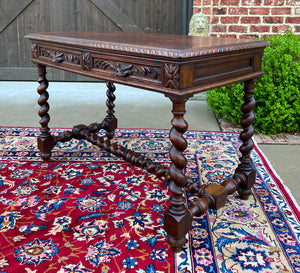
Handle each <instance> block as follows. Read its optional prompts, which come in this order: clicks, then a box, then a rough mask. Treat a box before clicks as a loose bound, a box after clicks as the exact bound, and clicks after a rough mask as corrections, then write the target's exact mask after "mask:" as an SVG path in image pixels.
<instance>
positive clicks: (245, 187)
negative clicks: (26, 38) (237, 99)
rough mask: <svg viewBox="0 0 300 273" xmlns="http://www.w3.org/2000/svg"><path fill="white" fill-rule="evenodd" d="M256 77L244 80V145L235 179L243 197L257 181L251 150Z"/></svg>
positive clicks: (249, 193)
mask: <svg viewBox="0 0 300 273" xmlns="http://www.w3.org/2000/svg"><path fill="white" fill-rule="evenodd" d="M255 81H256V79H250V80H246V81H245V82H244V97H243V100H244V103H243V105H242V106H241V112H242V113H243V117H242V119H241V122H240V124H241V126H242V128H243V131H242V132H241V133H240V140H241V141H242V145H241V147H240V152H241V157H240V159H239V160H240V164H239V165H238V167H237V169H236V170H235V173H234V176H233V179H234V180H238V182H239V183H238V184H239V186H238V189H237V190H238V193H239V195H240V197H241V199H244V200H245V199H248V197H249V195H251V188H252V186H253V185H254V183H255V178H256V171H255V169H254V168H253V166H252V158H251V151H252V149H253V146H254V144H253V141H252V136H253V134H254V128H253V125H252V123H253V121H254V119H255V115H254V113H253V111H252V110H253V108H254V107H255V104H256V102H255V99H254V97H253V94H254V84H255Z"/></svg>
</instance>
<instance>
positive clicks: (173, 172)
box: [164, 98, 192, 252]
mask: <svg viewBox="0 0 300 273" xmlns="http://www.w3.org/2000/svg"><path fill="white" fill-rule="evenodd" d="M171 100H172V103H173V111H172V113H173V115H174V118H173V120H172V122H171V123H172V125H173V127H172V129H171V131H170V140H171V142H172V144H173V146H172V147H171V149H170V152H169V154H170V159H171V161H172V165H171V166H170V169H169V176H170V184H169V185H170V191H171V192H172V196H171V198H170V203H171V204H170V207H169V208H168V210H167V211H166V212H165V217H164V228H165V230H166V232H167V234H168V241H169V243H170V245H171V247H172V249H173V251H175V252H179V251H181V249H182V246H183V245H184V244H185V243H186V239H185V235H186V233H187V232H189V230H190V228H191V223H192V215H191V213H190V211H189V210H188V209H187V207H186V201H185V198H184V196H183V195H184V191H183V188H184V187H185V186H186V185H187V183H188V182H187V178H186V176H185V175H184V173H183V170H184V168H185V167H186V164H187V160H186V158H185V157H184V155H183V154H182V153H183V152H184V150H185V149H186V147H187V141H186V140H185V139H184V137H183V134H184V133H185V132H186V130H187V128H188V124H187V122H186V121H185V120H184V118H183V116H184V114H185V102H186V100H187V99H180V98H178V99H177V98H171Z"/></svg>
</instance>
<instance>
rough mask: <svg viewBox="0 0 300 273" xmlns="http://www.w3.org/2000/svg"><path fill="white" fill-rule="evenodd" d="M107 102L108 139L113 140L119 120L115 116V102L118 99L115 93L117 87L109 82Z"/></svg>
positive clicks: (107, 84)
mask: <svg viewBox="0 0 300 273" xmlns="http://www.w3.org/2000/svg"><path fill="white" fill-rule="evenodd" d="M106 86H107V88H108V89H107V92H106V96H107V101H106V106H107V108H108V110H107V111H106V113H107V116H106V118H105V122H107V129H106V136H107V138H108V139H112V138H113V136H114V133H115V129H116V128H117V119H116V117H115V116H114V113H115V111H114V107H115V104H114V101H115V99H116V96H115V95H114V91H115V90H116V87H115V85H114V84H113V83H112V82H107V83H106Z"/></svg>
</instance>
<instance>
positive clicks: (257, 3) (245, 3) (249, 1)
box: [242, 0, 263, 7]
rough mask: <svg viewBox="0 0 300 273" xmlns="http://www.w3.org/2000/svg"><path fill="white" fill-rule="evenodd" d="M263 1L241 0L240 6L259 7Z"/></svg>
mask: <svg viewBox="0 0 300 273" xmlns="http://www.w3.org/2000/svg"><path fill="white" fill-rule="evenodd" d="M262 1H263V0H242V6H251V7H256V6H261V4H262Z"/></svg>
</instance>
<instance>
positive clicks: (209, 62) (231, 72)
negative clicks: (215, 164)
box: [26, 32, 268, 252]
mask: <svg viewBox="0 0 300 273" xmlns="http://www.w3.org/2000/svg"><path fill="white" fill-rule="evenodd" d="M26 37H27V38H29V39H30V40H31V42H32V59H31V60H32V61H33V62H34V63H35V64H37V66H38V74H39V79H38V82H39V84H40V85H39V87H38V89H37V91H38V93H39V94H40V98H39V100H38V103H39V105H40V106H41V108H40V110H39V116H40V117H41V120H40V124H41V129H40V132H41V133H40V135H39V137H38V147H39V150H40V151H41V157H42V158H43V159H44V160H48V159H49V158H50V156H51V150H52V148H53V147H54V145H55V144H56V143H57V142H59V141H68V140H70V139H71V138H76V139H86V140H88V141H90V142H91V143H93V144H95V145H97V146H99V147H101V148H103V149H105V150H106V151H109V152H111V153H112V154H114V155H117V156H121V157H123V158H124V160H126V161H128V162H130V163H132V164H134V165H136V166H140V167H144V168H146V169H147V171H148V172H155V173H156V175H157V176H159V177H165V178H166V180H167V181H168V182H169V187H170V191H171V192H172V196H171V198H170V207H169V208H168V210H167V211H166V212H165V217H164V228H165V230H166V232H167V233H168V240H169V243H170V245H171V246H172V249H173V250H174V251H177V252H178V251H180V250H181V248H182V246H183V245H184V244H185V242H186V239H185V235H186V233H187V232H188V231H189V230H190V227H191V222H192V218H193V216H200V215H202V214H204V213H205V212H206V211H207V210H208V209H209V208H213V209H219V208H221V207H222V206H224V205H225V202H226V198H227V195H228V194H232V193H234V192H235V191H236V190H237V191H238V192H239V194H240V196H241V198H243V199H246V198H247V197H248V196H249V194H250V193H251V187H252V185H253V184H254V182H255V171H254V169H253V167H252V166H251V162H252V160H251V157H250V152H251V150H252V148H253V142H252V140H251V137H252V135H253V133H254V130H253V127H252V125H251V124H252V122H253V120H254V114H253V112H252V109H253V107H254V106H255V100H254V98H253V92H254V91H253V88H254V82H255V80H256V79H257V78H259V77H260V76H261V75H262V74H263V72H262V71H261V57H262V52H263V50H264V48H265V47H266V46H268V44H267V43H266V42H264V41H254V40H238V39H227V38H208V37H191V36H179V35H178V36H176V35H163V34H146V33H124V32H122V33H121V32H120V33H118V32H109V33H99V32H64V33H37V34H30V35H27V36H26ZM46 66H51V67H54V68H57V69H63V70H67V71H70V72H73V73H77V74H81V75H85V76H89V77H92V78H96V79H99V80H105V81H106V82H107V87H108V90H107V97H108V99H107V102H106V104H107V107H108V110H107V115H106V117H105V119H104V120H103V121H102V122H101V123H92V124H90V125H88V126H85V125H77V126H75V127H74V128H73V130H72V131H66V132H63V133H61V134H60V135H58V136H53V135H51V134H50V132H49V127H48V122H49V119H50V118H49V114H48V110H49V105H48V103H47V100H48V96H49V95H48V92H47V90H46V89H47V87H48V81H47V79H46ZM239 81H244V82H245V87H244V92H245V94H244V104H243V105H242V107H241V111H242V113H243V118H242V120H241V126H242V127H243V129H244V130H243V132H242V133H241V134H240V139H241V141H242V145H241V147H240V152H241V158H240V164H239V166H238V167H237V169H236V170H233V177H232V178H231V179H227V180H226V181H224V182H223V183H222V184H221V185H217V184H212V185H210V186H200V185H199V184H198V183H195V182H193V181H192V179H191V178H189V177H187V176H186V175H185V174H184V173H183V171H184V169H185V167H186V164H187V160H186V158H185V156H184V154H183V153H184V150H185V149H186V148H187V141H186V140H185V138H184V133H185V132H186V130H187V128H188V125H187V122H186V121H185V119H184V114H185V104H186V102H187V100H188V99H189V98H190V97H192V96H193V95H194V94H196V93H198V92H202V91H206V90H209V89H212V88H215V87H220V86H223V85H227V84H231V83H234V82H239ZM113 82H114V83H120V84H126V85H130V86H135V87H139V88H143V89H148V90H151V91H156V92H160V93H163V94H165V96H166V97H168V98H169V99H170V100H171V101H172V105H173V109H172V113H173V115H174V118H173V119H172V121H171V124H172V126H173V127H172V129H171V130H170V141H171V143H172V147H171V149H170V151H169V155H170V159H171V161H172V164H171V166H170V168H168V167H166V166H162V165H161V164H159V163H154V162H152V160H150V159H147V158H145V157H144V156H142V155H140V154H138V153H136V152H133V151H131V150H128V149H126V148H124V147H122V146H120V145H117V144H116V143H113V142H112V139H113V135H114V130H115V129H116V128H117V119H116V117H115V116H114V103H113V102H114V100H115V96H114V93H113V92H114V90H115V86H114V84H113ZM83 92H84V91H83ZM83 95H84V94H83ZM220 103H222V102H220ZM100 129H104V130H105V132H106V140H105V139H104V138H103V137H99V136H97V134H96V133H97V132H98V131H99V130H100ZM184 187H187V188H188V190H189V192H190V193H193V194H197V195H198V198H197V199H196V200H195V201H193V202H192V204H191V206H190V207H187V206H186V202H185V198H184Z"/></svg>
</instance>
